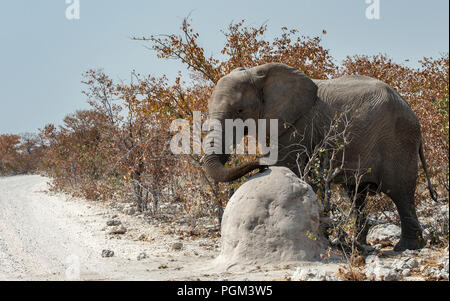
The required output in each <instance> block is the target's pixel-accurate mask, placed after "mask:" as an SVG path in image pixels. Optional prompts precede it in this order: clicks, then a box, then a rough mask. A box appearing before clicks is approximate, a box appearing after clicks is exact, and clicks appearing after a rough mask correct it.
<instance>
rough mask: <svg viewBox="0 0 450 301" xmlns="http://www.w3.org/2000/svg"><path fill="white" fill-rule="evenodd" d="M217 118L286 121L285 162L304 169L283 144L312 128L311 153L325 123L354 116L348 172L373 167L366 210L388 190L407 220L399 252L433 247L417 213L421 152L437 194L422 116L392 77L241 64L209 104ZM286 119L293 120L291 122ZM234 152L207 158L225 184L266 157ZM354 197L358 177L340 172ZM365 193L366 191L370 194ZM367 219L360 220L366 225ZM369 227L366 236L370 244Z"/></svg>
mask: <svg viewBox="0 0 450 301" xmlns="http://www.w3.org/2000/svg"><path fill="white" fill-rule="evenodd" d="M208 110H209V114H208V117H209V118H211V119H216V120H219V121H220V122H224V120H225V119H238V118H239V119H242V120H247V119H255V120H256V119H267V120H269V119H278V127H279V129H278V145H279V149H280V150H279V152H280V156H279V157H280V158H282V159H281V160H279V161H278V163H277V164H276V165H280V166H286V167H288V168H290V169H291V170H292V171H294V172H295V173H297V174H298V168H297V164H296V163H297V162H298V161H297V159H298V158H297V156H295V155H292V154H289V153H287V152H284V153H283V149H286V147H287V146H289V145H291V144H293V143H295V139H298V138H296V137H295V135H293V134H292V133H293V131H295V130H297V131H299V130H300V132H302V133H304V137H303V138H304V139H303V140H302V141H304V143H305V146H306V147H307V148H308V149H309V150H310V151H311V150H313V149H314V146H315V145H316V143H318V141H321V139H322V138H323V135H324V134H323V133H324V131H323V129H324V128H326V127H327V125H328V126H329V124H330V123H329V121H330V120H331V119H332V118H333V116H336V114H337V113H338V112H346V113H345V114H348V115H349V116H350V117H351V118H352V122H351V126H350V128H349V129H348V131H349V134H350V136H351V139H350V142H349V143H348V145H346V146H345V156H344V157H345V158H344V160H343V161H341V163H342V162H344V168H343V169H342V170H343V171H342V174H345V171H346V170H355V169H361V170H369V169H370V171H371V172H370V173H366V174H365V175H364V177H363V178H362V180H361V183H360V185H359V186H358V187H359V190H358V191H359V193H358V194H357V196H356V208H357V209H358V210H360V211H362V209H363V208H364V202H365V198H366V195H367V193H368V192H371V193H373V192H384V193H385V194H387V195H388V196H389V197H390V198H391V199H392V200H393V201H394V203H395V205H396V208H397V210H398V213H399V215H400V219H401V239H400V241H399V242H398V244H397V245H396V246H395V248H394V250H395V251H403V250H405V249H420V248H422V247H423V246H424V245H425V240H424V239H423V237H422V228H421V226H420V224H419V221H418V219H417V215H416V210H415V205H414V192H415V189H416V179H417V174H418V157H420V159H421V161H422V166H423V168H424V170H425V173H426V176H427V179H428V188H429V190H430V193H431V195H432V198H433V199H436V194H435V192H434V191H433V188H432V186H431V182H430V178H429V175H428V171H427V166H426V163H425V159H424V154H423V147H422V137H421V129H420V124H419V120H418V118H417V117H416V115H415V114H414V112H413V111H412V110H411V108H410V106H409V105H408V104H407V103H406V101H405V100H404V99H403V98H402V97H401V96H400V95H399V94H398V93H397V92H396V91H394V90H393V88H391V87H390V86H389V85H387V84H386V83H383V82H381V81H379V80H377V79H373V78H370V77H366V76H360V75H350V76H343V77H340V78H336V79H330V80H314V79H310V78H308V77H307V76H306V75H305V74H304V73H302V72H301V71H299V70H297V69H295V68H292V67H289V66H287V65H284V64H281V63H268V64H264V65H261V66H257V67H253V68H249V69H245V68H238V69H235V70H234V71H232V72H231V73H230V74H228V75H226V76H224V77H223V78H221V79H220V80H219V82H218V83H217V85H216V86H215V88H214V90H213V93H212V95H211V98H210V100H209V103H208ZM286 124H288V125H291V126H286ZM228 159H229V155H226V154H209V155H207V156H205V158H204V161H203V162H204V166H205V170H206V172H207V173H208V174H209V175H210V176H211V177H212V178H213V179H214V180H215V181H218V182H230V181H233V180H235V179H238V178H240V177H242V176H244V175H245V174H247V173H249V172H250V171H252V170H255V169H261V168H264V166H262V165H260V163H259V162H257V161H255V162H250V163H246V164H242V165H240V166H237V167H232V168H231V167H225V163H226V162H227V161H228ZM335 182H336V183H338V184H342V185H343V186H344V188H345V189H346V190H347V191H348V193H349V194H350V195H352V194H353V193H354V192H355V182H354V181H353V180H352V177H345V176H341V177H336V180H335ZM363 192H364V193H363ZM363 223H364V220H362V221H358V224H360V225H362V224H363ZM365 235H366V232H364V234H363V235H362V237H363V238H362V242H361V243H364V244H365Z"/></svg>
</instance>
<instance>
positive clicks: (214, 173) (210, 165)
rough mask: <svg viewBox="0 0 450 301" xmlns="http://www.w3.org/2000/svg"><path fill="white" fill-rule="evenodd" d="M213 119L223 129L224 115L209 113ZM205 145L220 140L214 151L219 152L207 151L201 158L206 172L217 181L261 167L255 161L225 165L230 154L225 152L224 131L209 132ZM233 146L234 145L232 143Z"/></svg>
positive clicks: (240, 175)
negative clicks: (238, 164)
mask: <svg viewBox="0 0 450 301" xmlns="http://www.w3.org/2000/svg"><path fill="white" fill-rule="evenodd" d="M211 117H212V118H215V119H214V120H216V121H219V122H220V123H221V124H222V127H221V128H222V129H224V126H223V125H224V120H225V118H226V116H223V115H221V114H218V115H215V114H211ZM207 139H208V141H207V145H214V143H212V144H211V143H210V142H214V141H216V142H217V141H222V143H221V146H220V148H219V149H216V151H219V152H209V154H208V155H206V156H205V158H204V159H203V164H204V166H205V170H206V173H207V174H208V175H209V176H210V177H212V178H213V179H214V180H215V181H217V182H231V181H234V180H236V179H239V178H240V177H242V176H244V175H246V174H247V173H249V172H251V171H252V170H254V169H257V168H262V166H261V165H260V164H259V162H257V161H253V162H249V163H244V164H242V165H241V166H237V167H225V163H226V162H227V161H228V160H229V159H230V155H228V154H226V149H228V143H233V142H231V141H230V142H228V143H227V142H225V133H224V131H223V130H222V131H218V132H213V133H210V134H209V135H208V137H207ZM233 146H234V145H233Z"/></svg>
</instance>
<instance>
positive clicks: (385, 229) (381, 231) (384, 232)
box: [367, 224, 401, 245]
mask: <svg viewBox="0 0 450 301" xmlns="http://www.w3.org/2000/svg"><path fill="white" fill-rule="evenodd" d="M400 234H401V229H400V227H399V226H397V225H393V224H380V225H376V226H374V227H372V228H370V230H369V233H368V234H367V242H368V243H370V244H372V245H376V244H378V243H381V242H390V243H391V244H394V243H396V242H398V241H399V240H400Z"/></svg>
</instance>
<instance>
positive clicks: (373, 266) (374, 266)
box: [364, 255, 402, 281]
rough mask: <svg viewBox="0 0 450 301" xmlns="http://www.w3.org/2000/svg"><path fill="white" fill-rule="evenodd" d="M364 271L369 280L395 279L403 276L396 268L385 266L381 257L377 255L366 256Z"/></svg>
mask: <svg viewBox="0 0 450 301" xmlns="http://www.w3.org/2000/svg"><path fill="white" fill-rule="evenodd" d="M364 272H365V274H366V277H367V278H368V279H369V280H376V281H395V280H399V279H400V278H401V277H402V276H401V275H400V274H399V273H397V271H396V270H395V269H393V268H390V267H387V266H384V265H383V263H382V262H381V260H380V258H378V257H377V256H375V255H370V256H367V257H366V268H365V270H364Z"/></svg>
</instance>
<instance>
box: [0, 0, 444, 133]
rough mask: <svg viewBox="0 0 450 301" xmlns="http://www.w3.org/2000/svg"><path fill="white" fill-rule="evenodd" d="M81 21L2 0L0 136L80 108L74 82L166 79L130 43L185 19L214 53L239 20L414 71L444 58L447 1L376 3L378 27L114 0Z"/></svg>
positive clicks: (317, 6)
mask: <svg viewBox="0 0 450 301" xmlns="http://www.w3.org/2000/svg"><path fill="white" fill-rule="evenodd" d="M80 4H81V18H80V20H76V21H69V20H67V19H66V18H65V9H66V6H67V5H66V3H65V1H64V0H2V2H1V4H0V41H1V44H0V87H1V90H0V91H1V92H0V93H1V94H0V134H1V133H22V132H27V131H35V130H36V129H37V128H40V127H43V126H44V125H45V124H47V123H56V124H60V123H61V120H62V119H63V118H64V116H65V115H66V114H68V113H72V112H74V111H75V110H76V109H82V108H86V107H87V105H86V99H85V97H84V96H83V95H82V94H81V89H82V85H81V84H80V80H81V75H82V73H83V72H84V71H86V70H88V69H90V68H104V69H105V71H106V72H107V73H108V74H109V75H111V76H112V77H113V78H114V79H127V78H129V74H130V71H131V70H132V69H136V70H137V71H138V72H141V73H144V74H148V73H151V74H153V75H161V74H164V73H165V74H167V75H168V76H169V78H173V76H174V75H175V74H176V72H177V71H178V70H180V69H181V70H182V66H180V65H179V64H177V63H175V62H173V61H162V60H158V59H157V58H156V55H155V54H154V53H153V52H151V51H149V50H148V49H146V48H144V47H143V46H142V45H143V43H142V42H136V41H132V40H130V39H129V37H130V36H132V35H137V36H142V35H151V34H158V33H175V32H178V29H179V26H180V24H181V22H182V19H183V17H185V16H187V15H188V14H189V13H191V17H192V18H193V25H194V27H195V28H196V29H197V30H198V32H199V33H200V35H201V41H202V45H203V46H204V47H205V48H206V49H207V50H208V51H209V53H212V54H218V53H219V50H220V49H221V46H222V45H223V41H224V38H223V35H222V34H221V33H220V30H221V29H225V28H226V27H227V25H228V24H229V23H230V22H232V21H239V20H241V19H246V20H247V24H249V25H254V26H258V25H261V24H262V23H264V22H265V21H267V25H268V32H267V35H266V36H267V38H272V37H273V36H276V35H277V34H279V33H280V28H281V27H283V26H287V27H289V28H297V29H299V30H300V31H301V32H302V33H304V34H306V35H320V34H321V32H322V29H326V30H327V32H328V34H327V35H325V36H324V45H325V46H326V47H327V48H329V49H330V50H331V54H332V55H333V56H334V57H335V58H336V59H337V62H340V61H341V60H342V59H343V58H345V56H346V55H353V54H369V55H370V54H378V53H380V52H381V53H387V54H388V55H390V56H392V57H393V58H394V59H395V60H396V61H399V62H402V61H404V60H405V59H409V60H410V63H409V64H410V65H411V64H412V65H414V62H416V61H417V60H418V59H421V58H422V57H424V56H434V57H435V56H438V55H439V54H440V53H445V52H448V45H449V40H448V35H449V15H448V11H449V1H448V0H380V8H381V15H380V17H381V18H380V20H368V19H366V17H365V9H366V7H367V4H366V3H365V0H341V1H336V0H296V1H294V0H291V1H288V0H276V1H274V0H272V1H265V0H226V1H212V0H209V1H206V0H197V1H181V0H180V1H175V0H166V1H158V2H156V1H149V0H147V1H144V0H128V1H125V0H123V1H119V0H116V1H111V0H80Z"/></svg>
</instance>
